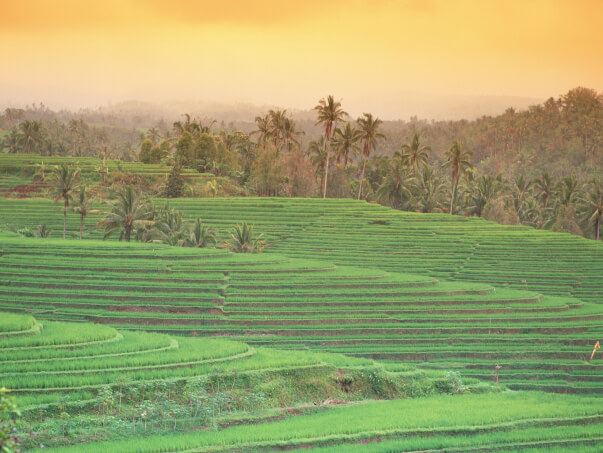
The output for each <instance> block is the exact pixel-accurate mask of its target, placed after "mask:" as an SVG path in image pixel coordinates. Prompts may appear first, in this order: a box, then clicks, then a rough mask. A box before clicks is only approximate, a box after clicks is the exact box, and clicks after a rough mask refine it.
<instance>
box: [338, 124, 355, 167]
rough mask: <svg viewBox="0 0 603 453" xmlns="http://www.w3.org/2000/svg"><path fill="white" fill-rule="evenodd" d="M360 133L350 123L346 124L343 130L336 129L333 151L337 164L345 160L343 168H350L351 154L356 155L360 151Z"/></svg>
mask: <svg viewBox="0 0 603 453" xmlns="http://www.w3.org/2000/svg"><path fill="white" fill-rule="evenodd" d="M358 139H359V132H358V130H357V129H356V128H355V127H352V125H351V124H350V123H346V124H345V127H344V128H343V130H342V129H340V128H336V129H335V135H333V149H334V151H335V160H336V162H337V163H339V162H341V160H343V168H346V167H347V166H348V160H349V158H350V154H354V155H355V154H356V153H357V152H358V150H359V149H360V148H359V146H358Z"/></svg>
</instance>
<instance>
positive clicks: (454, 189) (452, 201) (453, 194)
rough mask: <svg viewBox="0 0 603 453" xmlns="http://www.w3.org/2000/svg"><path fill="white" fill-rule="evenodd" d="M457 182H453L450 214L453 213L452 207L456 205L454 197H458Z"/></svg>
mask: <svg viewBox="0 0 603 453" xmlns="http://www.w3.org/2000/svg"><path fill="white" fill-rule="evenodd" d="M456 184H457V183H456V182H455V183H454V184H452V195H451V196H450V215H452V208H453V206H454V199H455V198H456Z"/></svg>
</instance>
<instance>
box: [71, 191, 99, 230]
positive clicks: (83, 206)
mask: <svg viewBox="0 0 603 453" xmlns="http://www.w3.org/2000/svg"><path fill="white" fill-rule="evenodd" d="M91 207H92V199H91V198H90V197H88V196H87V195H86V187H82V188H81V189H80V195H79V197H78V198H77V199H76V200H75V206H74V207H73V210H74V211H75V212H77V213H79V215H80V241H81V240H82V232H83V231H84V221H85V220H86V216H87V215H88V214H100V212H101V211H100V210H92V209H90V208H91Z"/></svg>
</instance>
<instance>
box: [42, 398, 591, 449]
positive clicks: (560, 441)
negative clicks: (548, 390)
mask: <svg viewBox="0 0 603 453" xmlns="http://www.w3.org/2000/svg"><path fill="white" fill-rule="evenodd" d="M460 408H462V409H460ZM360 421H361V422H360ZM602 427H603V424H602V413H601V400H600V399H599V398H594V397H584V396H580V397H578V396H571V397H570V396H567V395H543V394H538V393H531V394H530V393H526V392H518V393H515V394H510V393H503V394H494V395H463V396H439V397H431V398H420V399H411V400H396V401H385V402H384V401H381V402H370V403H365V404H357V405H354V406H351V407H342V408H337V409H331V410H329V411H326V412H322V413H318V414H312V415H303V416H298V417H294V418H291V419H286V420H281V421H277V422H271V423H262V424H258V425H252V426H236V427H232V428H227V429H224V430H221V431H218V432H211V431H206V432H201V433H192V434H179V435H177V436H176V435H172V436H161V437H159V436H152V437H148V438H144V439H137V440H134V441H133V440H128V441H116V442H105V443H98V444H87V445H86V451H87V452H90V453H109V452H115V451H128V452H136V453H143V452H144V453H151V452H176V451H187V452H200V451H233V449H235V450H236V451H250V452H260V451H261V452H265V451H281V450H283V449H287V450H291V449H295V450H297V449H300V450H307V449H309V448H312V449H316V451H321V452H350V451H353V452H392V451H493V450H496V451H498V450H504V451H524V450H525V449H528V448H529V449H530V451H532V450H531V449H533V448H534V449H536V448H541V449H543V450H544V448H547V449H549V450H547V451H550V449H551V448H562V449H564V450H563V451H574V452H576V451H597V449H598V446H600V443H601V442H602V441H603V436H601V432H602V431H601V428H602ZM320 447H322V448H320ZM80 448H81V447H80ZM36 451H46V452H54V451H61V452H71V451H79V450H78V449H77V447H75V448H64V449H57V450H55V449H44V450H36Z"/></svg>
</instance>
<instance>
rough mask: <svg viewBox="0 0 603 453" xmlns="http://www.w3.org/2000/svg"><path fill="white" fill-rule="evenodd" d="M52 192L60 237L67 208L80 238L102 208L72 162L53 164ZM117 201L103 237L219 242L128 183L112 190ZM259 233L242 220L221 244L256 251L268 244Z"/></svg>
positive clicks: (190, 244) (198, 244)
mask: <svg viewBox="0 0 603 453" xmlns="http://www.w3.org/2000/svg"><path fill="white" fill-rule="evenodd" d="M49 183H50V189H51V194H52V195H53V196H54V198H55V200H56V201H59V200H60V201H61V202H62V203H63V239H65V236H66V232H67V212H68V211H69V207H70V206H72V210H73V211H74V212H76V213H77V214H78V215H79V217H80V232H79V238H80V240H81V239H82V236H83V228H84V222H85V219H86V216H87V215H88V214H93V213H94V214H102V213H103V211H101V210H98V209H93V208H92V204H93V201H94V200H93V199H91V198H90V197H89V196H88V195H87V193H86V187H85V186H84V185H83V184H82V183H81V180H80V172H79V169H78V168H77V166H75V165H65V164H63V165H59V166H57V167H55V169H54V171H53V173H52V177H51V178H50V179H49ZM115 198H116V201H114V202H113V203H109V204H108V212H107V213H106V214H105V216H104V217H103V219H101V220H100V221H99V222H98V224H97V227H99V228H104V230H105V235H104V239H107V238H109V237H110V236H112V235H113V234H115V233H118V234H119V240H120V241H121V240H125V241H126V242H130V241H131V240H132V239H135V240H137V241H140V242H156V243H163V244H168V245H172V246H179V247H197V248H205V247H211V246H213V247H216V246H218V245H219V244H218V241H217V237H216V231H215V230H214V229H213V228H211V227H209V226H207V225H205V224H204V223H203V221H202V220H201V219H200V218H197V219H196V220H195V222H194V223H193V224H192V225H187V224H186V223H185V222H184V221H183V214H182V212H180V211H178V210H177V209H174V208H170V206H169V204H165V205H164V206H163V207H161V208H160V209H155V207H154V205H153V203H152V202H151V201H150V200H149V199H148V198H147V197H145V196H144V194H142V193H140V192H138V191H136V190H135V189H134V188H133V187H132V186H131V185H128V186H126V187H123V188H121V189H118V190H117V191H116V192H115ZM49 234H50V231H49V230H48V229H47V228H46V226H45V225H42V226H41V227H40V228H39V230H38V236H39V237H48V236H49ZM262 236H263V235H262V234H259V235H256V234H255V233H254V228H253V225H248V224H247V223H242V224H240V225H235V226H234V227H233V228H232V230H231V232H230V239H229V240H227V241H225V242H224V243H223V244H222V245H221V246H222V247H224V248H227V249H229V250H231V251H233V252H238V253H259V252H262V251H263V250H264V249H265V248H267V247H268V244H267V243H266V241H265V240H264V239H262Z"/></svg>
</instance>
